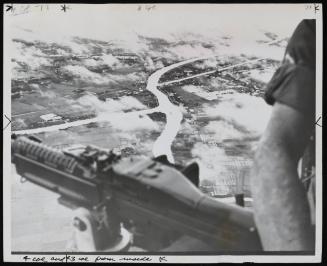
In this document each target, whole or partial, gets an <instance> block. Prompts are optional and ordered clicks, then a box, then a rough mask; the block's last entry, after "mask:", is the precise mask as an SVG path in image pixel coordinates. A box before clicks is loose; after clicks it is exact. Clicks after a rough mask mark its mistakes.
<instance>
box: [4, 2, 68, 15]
mask: <svg viewBox="0 0 327 266" xmlns="http://www.w3.org/2000/svg"><path fill="white" fill-rule="evenodd" d="M50 8H51V9H53V10H58V11H60V12H65V13H66V12H67V11H68V10H70V9H71V7H70V6H69V5H66V4H63V5H48V4H36V5H33V4H17V5H14V4H7V5H6V6H5V11H6V13H7V14H11V15H15V16H16V15H22V14H27V13H31V12H47V11H50Z"/></svg>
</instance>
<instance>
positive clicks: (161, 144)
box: [13, 56, 215, 163]
mask: <svg viewBox="0 0 327 266" xmlns="http://www.w3.org/2000/svg"><path fill="white" fill-rule="evenodd" d="M211 57H215V56H206V57H197V58H193V59H188V60H185V61H181V62H178V63H175V64H172V65H169V66H166V67H163V68H161V69H159V70H157V71H155V72H154V73H152V74H151V75H150V77H149V78H148V83H147V86H146V89H147V90H148V91H150V92H151V93H153V94H154V95H155V96H156V97H157V101H158V106H157V107H155V108H152V109H148V110H142V111H135V112H132V113H133V115H135V114H137V115H146V114H151V113H154V112H161V113H163V114H165V115H166V126H165V128H164V130H163V131H162V133H161V134H160V136H159V137H158V138H157V139H156V141H155V143H154V145H153V148H152V153H153V155H154V156H159V155H166V156H167V159H168V161H169V162H171V163H174V156H173V154H172V151H171V145H172V142H173V141H174V139H175V137H176V135H177V133H178V131H179V128H180V125H181V121H182V119H183V114H182V112H181V110H180V108H179V107H178V106H176V105H174V104H172V103H171V102H170V101H169V99H168V97H167V96H166V94H164V93H163V92H161V91H160V90H158V86H159V85H161V84H159V80H160V78H161V77H162V75H163V74H165V73H167V72H168V71H171V70H173V69H175V68H178V67H180V66H182V65H185V64H189V63H192V62H195V61H198V60H204V59H208V58H211ZM189 78H192V77H189ZM175 82H179V80H176V81H175ZM171 83H174V81H171V82H170V84H171ZM129 114H131V113H121V112H120V113H111V114H110V116H111V117H112V116H127V115H129ZM122 119H123V117H122ZM106 120H108V114H107V113H106V114H100V115H98V116H97V117H94V118H90V119H83V120H78V121H73V122H68V123H63V124H59V125H52V126H48V127H39V128H33V129H26V130H18V131H15V132H13V133H15V134H37V133H43V132H50V131H56V130H63V129H67V128H70V127H76V126H81V125H87V124H90V123H94V122H101V121H106Z"/></svg>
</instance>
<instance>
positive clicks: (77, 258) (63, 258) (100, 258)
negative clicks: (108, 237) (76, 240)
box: [22, 254, 168, 263]
mask: <svg viewBox="0 0 327 266" xmlns="http://www.w3.org/2000/svg"><path fill="white" fill-rule="evenodd" d="M22 261H23V262H65V263H69V262H93V263H94V262H95V263H97V262H162V263H163V262H168V259H167V257H166V256H158V257H157V256H151V257H150V256H123V257H121V256H119V257H118V256H105V255H92V256H88V255H82V256H81V255H68V254H66V255H58V256H41V255H25V256H23V257H22Z"/></svg>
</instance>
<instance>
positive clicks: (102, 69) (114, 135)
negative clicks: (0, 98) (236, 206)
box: [10, 11, 289, 250]
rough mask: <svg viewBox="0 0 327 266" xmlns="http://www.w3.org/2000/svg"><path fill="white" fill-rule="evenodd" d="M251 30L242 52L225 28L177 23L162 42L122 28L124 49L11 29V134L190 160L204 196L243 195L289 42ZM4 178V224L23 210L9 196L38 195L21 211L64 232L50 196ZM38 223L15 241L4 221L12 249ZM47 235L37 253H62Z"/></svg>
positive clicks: (116, 42) (116, 43) (18, 228)
mask: <svg viewBox="0 0 327 266" xmlns="http://www.w3.org/2000/svg"><path fill="white" fill-rule="evenodd" d="M154 12H155V11H154ZM13 24H14V23H13ZM13 27H14V26H13ZM168 32H169V31H168ZM253 32H255V34H253V35H251V36H250V37H248V38H249V39H251V38H252V42H251V44H247V45H248V47H251V49H247V46H246V45H244V46H242V45H239V42H240V40H239V39H238V38H237V36H236V35H235V34H233V32H231V31H229V30H228V29H227V30H226V31H217V32H216V33H215V34H214V33H212V31H208V32H202V31H190V30H189V29H186V28H185V29H184V28H183V27H182V30H181V31H180V32H178V33H177V32H172V33H171V34H169V35H167V34H163V35H162V36H157V35H158V34H154V35H153V36H152V35H151V34H145V33H144V32H142V31H140V32H135V31H133V33H132V37H133V38H132V41H131V40H130V37H129V38H126V39H125V40H124V39H123V38H121V37H119V38H118V37H117V38H111V39H110V38H107V39H105V40H104V38H102V39H99V38H96V37H94V36H82V35H81V34H76V35H74V34H73V32H72V33H71V35H70V36H68V37H65V38H63V39H62V40H54V39H51V38H50V39H48V38H45V37H43V36H42V34H39V32H38V31H37V30H36V29H34V28H33V27H30V28H29V27H28V26H26V27H25V26H24V25H19V26H17V27H15V33H14V34H13V37H12V39H11V47H12V50H11V51H10V52H11V120H12V123H11V130H12V133H16V134H19V135H24V134H34V135H35V136H37V137H38V138H40V139H42V141H43V142H44V143H46V144H48V145H51V146H54V147H56V148H60V149H61V148H66V147H69V146H71V145H74V144H83V145H88V144H92V145H95V146H99V147H102V148H107V149H113V150H115V151H116V152H119V153H121V155H122V156H123V157H124V156H130V155H146V156H150V157H156V156H160V155H166V156H167V158H168V160H169V161H170V162H171V163H176V164H181V165H187V164H189V163H190V162H193V161H196V162H197V163H198V164H199V166H200V189H201V190H202V191H203V192H204V193H206V194H208V195H210V196H213V197H217V198H218V199H221V200H224V199H225V198H226V197H231V196H233V195H234V194H235V193H245V195H246V196H247V197H249V198H250V196H251V195H250V191H249V169H250V166H251V163H252V160H253V156H254V151H255V148H256V145H257V143H258V140H259V138H260V135H261V133H262V132H263V130H264V128H265V126H266V123H267V119H268V117H269V114H270V108H271V107H269V106H268V105H267V104H266V103H265V102H264V100H263V93H264V88H265V84H266V83H267V82H268V81H269V80H270V78H271V77H272V75H273V73H274V71H275V70H276V69H277V68H278V66H279V64H280V62H281V59H282V56H283V51H284V49H285V46H286V44H287V40H288V37H289V36H288V35H287V34H284V35H283V34H279V33H278V32H277V33H276V32H273V31H271V30H265V29H261V28H260V27H258V28H256V29H254V30H253ZM129 34H131V33H129ZM285 35H286V37H285ZM129 36H130V35H129ZM167 36H168V37H167ZM12 170H13V171H14V168H12ZM13 179H14V180H13V185H12V199H13V203H12V204H13V206H12V213H13V214H12V217H16V216H18V215H19V214H21V212H22V207H21V205H20V202H19V199H20V198H22V197H23V195H25V194H26V193H33V192H32V191H38V193H35V194H34V196H33V198H32V199H31V200H30V201H29V202H28V203H27V204H28V205H30V206H32V205H33V202H39V201H40V199H42V201H43V200H44V201H46V200H48V201H49V202H50V201H51V203H49V205H48V207H49V208H48V210H45V209H44V208H45V207H43V209H42V210H41V211H40V213H39V214H38V215H40V216H42V214H43V215H46V216H47V217H50V215H51V213H54V212H56V211H59V212H62V217H56V218H55V219H56V221H57V220H58V221H57V222H58V223H59V224H61V225H62V230H63V231H65V232H69V226H70V220H69V217H70V216H69V212H68V211H67V210H63V207H60V206H57V205H56V204H57V203H56V202H55V201H54V200H53V199H55V198H56V197H55V195H48V194H47V192H44V191H43V190H42V191H41V189H40V190H39V189H38V188H34V186H33V185H31V184H24V185H22V186H21V185H20V183H19V177H17V176H15V178H13ZM225 200H226V199H225ZM248 204H250V203H248ZM249 206H250V205H249ZM27 209H29V208H26V210H23V212H25V214H26V215H27V216H28V214H27V212H31V210H27ZM34 219H35V217H34ZM48 219H51V218H48ZM29 220H30V221H29ZM25 222H26V223H31V224H32V223H33V220H32V218H31V217H30V218H28V219H27V221H25ZM45 222H46V221H42V222H41V221H38V223H39V228H38V229H36V228H35V229H33V230H34V231H33V233H32V232H31V233H29V234H27V236H26V235H25V236H24V237H22V236H21V234H22V230H24V229H23V227H22V225H20V223H21V222H20V221H19V220H18V219H14V218H13V219H12V226H13V228H14V230H13V232H12V235H13V239H14V240H13V243H12V245H13V249H15V250H24V248H26V244H27V243H28V242H29V241H30V239H31V237H33V236H35V235H36V234H37V233H39V237H41V231H42V230H41V228H40V227H42V226H44V224H45ZM36 227H37V226H36ZM54 228H55V225H53V228H52V229H53V231H52V235H51V238H52V239H53V242H52V246H51V247H50V245H49V246H47V245H46V244H44V243H43V242H42V241H44V242H46V240H45V238H46V237H47V236H46V235H42V237H41V238H42V239H43V240H42V241H41V242H42V243H43V244H42V248H43V249H44V250H48V249H50V248H51V249H53V248H54V247H55V249H59V250H60V249H62V246H63V243H64V241H65V240H66V239H65V236H63V235H60V237H59V236H56V234H55V233H54V232H55V229H54ZM49 234H51V228H50V230H49ZM48 237H49V236H48ZM33 245H34V246H33ZM33 245H31V249H37V248H39V247H40V243H35V244H33Z"/></svg>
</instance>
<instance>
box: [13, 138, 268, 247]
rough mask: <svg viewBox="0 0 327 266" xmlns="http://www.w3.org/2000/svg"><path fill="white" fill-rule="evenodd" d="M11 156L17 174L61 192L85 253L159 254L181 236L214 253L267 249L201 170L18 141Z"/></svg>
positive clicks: (244, 214) (247, 218)
mask: <svg viewBox="0 0 327 266" xmlns="http://www.w3.org/2000/svg"><path fill="white" fill-rule="evenodd" d="M11 154H12V163H14V164H15V166H16V171H17V173H18V174H19V175H20V176H22V177H23V178H25V179H27V180H28V181H30V182H33V183H35V184H37V185H39V186H41V187H44V188H46V189H49V190H51V191H54V192H56V193H58V194H59V195H60V196H61V197H60V198H59V203H61V204H63V205H65V206H67V207H70V208H72V209H74V210H75V214H76V215H75V218H74V225H75V228H76V229H75V230H76V231H77V248H78V249H79V250H81V251H99V250H106V251H118V250H124V249H126V248H127V247H128V246H129V244H131V243H132V244H133V245H134V246H139V247H142V248H143V249H146V250H149V251H159V250H162V249H164V248H165V247H167V246H169V245H170V244H171V243H173V242H174V241H175V240H177V239H178V238H179V237H181V236H182V235H188V236H191V237H193V238H196V239H199V240H202V241H203V242H205V243H207V244H208V245H210V246H211V247H213V248H214V249H215V250H217V251H223V250H228V251H245V250H252V251H260V250H262V247H261V243H260V239H259V236H258V233H257V230H256V227H255V223H254V220H253V216H252V213H251V212H250V211H248V210H246V209H244V208H241V207H239V206H231V205H227V204H224V203H222V202H219V201H217V200H215V199H213V198H211V197H209V196H206V195H205V194H203V193H202V192H201V191H200V190H199V189H198V187H197V185H198V179H197V174H196V172H197V171H198V167H197V165H196V164H192V165H191V166H190V167H187V168H183V167H181V166H176V167H175V166H173V165H171V164H169V163H168V162H165V160H162V158H161V159H160V158H157V159H154V158H147V157H143V156H131V157H127V158H121V157H120V156H119V155H117V154H115V153H114V152H112V151H108V150H103V149H100V148H97V147H94V146H86V147H83V148H82V149H79V150H78V149H77V150H58V149H54V148H52V147H49V146H46V145H44V144H43V143H42V142H41V141H40V140H39V139H37V138H35V137H33V136H29V137H26V136H15V135H12V153H11ZM194 173H195V174H194Z"/></svg>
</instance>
